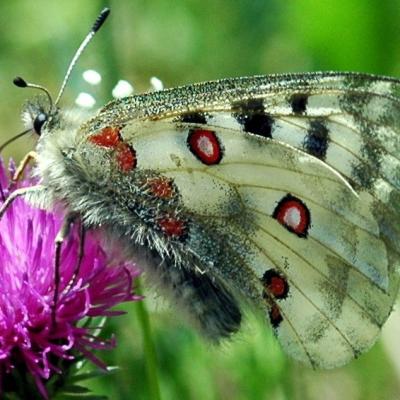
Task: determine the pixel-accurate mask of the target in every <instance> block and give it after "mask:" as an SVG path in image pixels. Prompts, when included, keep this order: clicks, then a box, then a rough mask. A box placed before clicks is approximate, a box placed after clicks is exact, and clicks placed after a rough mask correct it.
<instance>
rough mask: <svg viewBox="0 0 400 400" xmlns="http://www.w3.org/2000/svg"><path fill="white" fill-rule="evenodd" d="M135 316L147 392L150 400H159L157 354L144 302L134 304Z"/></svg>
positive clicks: (138, 290)
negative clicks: (143, 359)
mask: <svg viewBox="0 0 400 400" xmlns="http://www.w3.org/2000/svg"><path fill="white" fill-rule="evenodd" d="M135 292H136V293H137V294H141V293H142V288H141V282H140V281H139V280H137V283H136V290H135ZM136 306H137V308H136V310H137V315H138V318H139V324H140V327H141V330H142V335H143V346H144V353H145V358H146V374H147V380H148V383H149V392H150V399H151V400H161V394H160V385H159V383H158V372H157V370H158V367H157V354H156V348H155V345H154V341H153V336H152V332H151V326H150V318H149V313H148V311H147V307H146V303H145V302H144V300H142V301H138V302H137V303H136Z"/></svg>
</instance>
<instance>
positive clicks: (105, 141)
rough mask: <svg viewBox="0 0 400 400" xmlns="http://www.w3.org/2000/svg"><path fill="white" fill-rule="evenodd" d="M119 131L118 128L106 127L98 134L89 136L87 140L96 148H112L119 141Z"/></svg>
mask: <svg viewBox="0 0 400 400" xmlns="http://www.w3.org/2000/svg"><path fill="white" fill-rule="evenodd" d="M120 130H121V128H119V127H112V126H107V127H105V128H103V129H102V130H101V131H100V132H99V133H96V134H94V135H92V136H89V139H88V140H89V141H90V142H91V143H93V144H95V145H97V146H102V147H110V148H114V147H116V146H117V145H118V144H119V143H120V141H121V136H120V134H119V133H120Z"/></svg>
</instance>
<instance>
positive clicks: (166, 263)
mask: <svg viewBox="0 0 400 400" xmlns="http://www.w3.org/2000/svg"><path fill="white" fill-rule="evenodd" d="M51 118H52V119H51V120H50V121H49V124H48V126H49V129H43V131H42V133H41V136H40V137H39V140H38V144H37V147H36V153H37V160H36V161H37V165H36V167H35V169H34V171H33V174H34V176H35V177H36V178H37V179H38V181H39V185H40V190H37V191H33V192H31V193H27V196H26V198H27V200H28V201H29V202H31V203H32V204H33V205H36V206H38V207H41V208H44V209H48V210H52V209H58V210H62V211H63V212H64V213H65V215H75V216H77V218H78V219H79V220H80V221H81V223H82V224H83V226H84V227H85V229H100V230H101V231H102V233H104V237H105V243H108V246H113V245H115V246H118V248H119V249H121V252H122V254H121V255H120V257H121V258H123V259H129V260H132V261H134V262H135V263H137V265H138V267H139V268H141V269H143V270H144V271H145V272H146V276H147V278H148V281H149V283H151V284H152V285H153V286H156V288H157V289H158V290H159V291H160V292H161V293H163V294H165V295H166V296H167V297H168V298H170V299H172V301H173V303H177V304H178V305H179V307H180V308H181V309H183V310H184V311H186V314H187V315H188V317H189V319H190V320H192V322H193V323H194V325H195V326H197V328H198V329H199V330H200V331H201V332H202V333H203V335H204V336H206V337H208V338H210V339H211V340H213V341H218V340H219V339H220V338H222V337H225V336H230V334H231V333H233V332H234V331H236V330H237V329H238V328H239V325H240V322H241V313H240V311H239V308H238V306H237V304H236V300H235V298H234V297H233V296H232V295H231V293H230V292H229V291H228V290H227V288H226V287H225V285H224V284H222V282H220V281H219V280H218V279H217V278H216V277H215V276H209V275H208V274H206V273H204V272H205V271H204V270H203V269H204V267H202V266H201V265H200V264H199V262H198V260H197V257H196V255H195V254H193V253H191V252H190V251H187V250H186V249H185V248H184V246H179V245H178V246H177V245H176V244H174V245H171V243H169V242H168V241H167V240H166V239H165V238H164V237H163V236H162V235H160V234H159V233H158V232H155V231H154V230H151V229H148V227H146V226H145V225H144V224H142V223H141V221H140V220H139V219H138V217H137V216H136V215H134V214H133V213H132V212H129V211H127V210H126V208H124V207H123V206H121V203H123V202H124V200H125V199H123V200H121V202H119V201H117V200H118V196H119V195H120V194H114V195H113V194H112V193H111V192H110V190H109V189H107V182H99V177H98V175H97V174H96V169H97V168H102V165H101V161H100V162H99V164H98V165H96V168H93V169H90V168H86V167H85V166H84V164H83V163H81V156H82V155H81V154H79V151H78V147H79V142H80V140H82V135H79V133H80V128H81V126H82V124H83V123H84V122H85V121H86V120H87V118H88V115H87V113H84V114H82V113H76V112H74V111H69V112H65V113H64V112H63V113H62V114H60V113H58V114H55V115H53V116H52V117H51ZM91 156H92V157H93V156H94V158H95V159H96V155H93V154H92V155H91ZM104 168H107V166H104ZM127 189H128V188H127ZM131 195H132V193H130V192H129V191H128V190H127V193H126V195H123V196H124V197H127V198H128V197H129V196H131Z"/></svg>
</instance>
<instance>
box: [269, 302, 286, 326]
mask: <svg viewBox="0 0 400 400" xmlns="http://www.w3.org/2000/svg"><path fill="white" fill-rule="evenodd" d="M269 320H270V321H271V325H272V327H273V328H275V329H276V328H278V327H279V325H280V323H281V322H282V321H283V317H282V314H281V311H280V309H279V307H278V306H277V305H276V304H272V306H271V309H270V310H269Z"/></svg>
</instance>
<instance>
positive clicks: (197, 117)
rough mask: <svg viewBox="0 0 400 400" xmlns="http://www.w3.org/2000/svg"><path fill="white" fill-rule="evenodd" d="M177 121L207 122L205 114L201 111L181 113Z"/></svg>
mask: <svg viewBox="0 0 400 400" xmlns="http://www.w3.org/2000/svg"><path fill="white" fill-rule="evenodd" d="M178 121H180V122H188V123H193V124H194V123H195V124H206V123H207V116H206V115H205V114H204V113H203V112H200V111H199V112H188V113H185V114H182V115H181V116H180V117H179V118H178Z"/></svg>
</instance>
